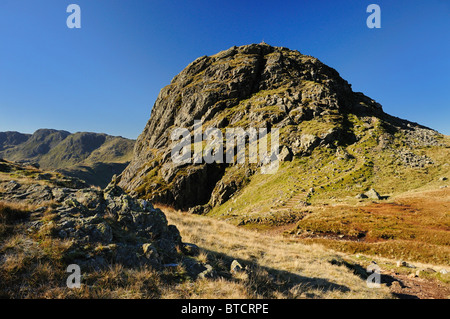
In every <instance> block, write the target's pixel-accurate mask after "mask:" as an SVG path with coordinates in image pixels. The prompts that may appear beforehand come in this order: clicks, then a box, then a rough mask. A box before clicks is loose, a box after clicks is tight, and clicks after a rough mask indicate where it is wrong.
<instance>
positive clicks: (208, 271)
mask: <svg viewBox="0 0 450 319" xmlns="http://www.w3.org/2000/svg"><path fill="white" fill-rule="evenodd" d="M203 266H204V268H205V270H203V271H202V272H201V273H199V274H198V277H199V278H202V279H204V278H213V277H214V276H215V271H214V268H213V267H212V266H211V265H210V264H204V265H203Z"/></svg>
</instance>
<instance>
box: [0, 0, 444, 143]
mask: <svg viewBox="0 0 450 319" xmlns="http://www.w3.org/2000/svg"><path fill="white" fill-rule="evenodd" d="M71 3H75V4H78V5H79V6H80V7H81V20H82V21H81V26H82V27H81V29H69V28H67V26H66V19H67V17H68V16H69V13H66V8H67V6H68V5H69V4H71ZM371 3H376V4H378V5H379V6H380V7H381V26H382V28H381V29H369V28H367V26H366V19H367V17H368V15H369V14H368V13H366V8H367V6H368V5H369V4H371ZM263 39H264V41H265V42H267V43H268V44H271V45H276V46H284V47H288V48H290V49H295V50H299V51H300V52H302V53H304V54H309V55H313V56H315V57H317V58H319V59H320V60H321V61H322V62H324V63H326V64H327V65H329V66H331V67H333V68H335V69H336V70H337V71H338V72H339V73H340V74H341V76H342V77H343V78H344V79H346V80H347V81H349V82H350V83H351V84H352V85H353V89H354V90H355V91H361V92H364V93H365V94H366V95H368V96H370V97H372V98H373V99H375V100H377V101H378V102H379V103H381V104H382V105H383V107H384V110H385V111H386V112H387V113H390V114H392V115H395V116H398V117H401V118H406V119H408V120H411V121H414V122H419V123H421V124H424V125H426V126H429V127H431V128H434V129H436V130H438V131H440V132H442V133H444V134H447V135H450V1H448V0H429V1H423V0H412V1H393V0H389V1H387V0H386V1H384V0H383V1H381V0H370V1H364V0H358V1H351V0H345V1H344V0H342V1H337V0H328V1H325V0H316V1H309V0H307V1H306V0H305V1H302V0H296V1H263V0H258V1H245V0H240V1H234V0H226V1H225V0H222V1H215V0H207V1H197V0H189V1H167V0H164V1H149V0H120V1H119V0H67V1H65V0H0V131H7V130H14V131H20V132H26V133H32V132H33V131H35V130H36V129H38V128H55V129H64V130H68V131H71V132H77V131H91V132H104V133H108V134H112V135H121V136H124V137H129V138H136V137H137V136H138V135H139V134H140V133H141V131H142V130H143V128H144V126H145V124H146V122H147V120H148V119H149V116H150V111H151V107H152V105H153V103H154V101H155V100H156V97H157V95H158V93H159V90H160V89H161V88H162V87H163V86H165V85H167V84H168V83H169V82H170V80H171V79H172V78H173V77H174V76H175V75H176V74H177V73H179V72H180V71H181V70H182V69H183V68H184V67H185V66H186V65H187V64H189V63H190V62H191V61H192V60H194V59H196V58H197V57H199V56H202V55H211V54H215V53H217V52H218V51H221V50H225V49H228V48H229V47H231V46H233V45H244V44H249V43H259V42H261V40H263Z"/></svg>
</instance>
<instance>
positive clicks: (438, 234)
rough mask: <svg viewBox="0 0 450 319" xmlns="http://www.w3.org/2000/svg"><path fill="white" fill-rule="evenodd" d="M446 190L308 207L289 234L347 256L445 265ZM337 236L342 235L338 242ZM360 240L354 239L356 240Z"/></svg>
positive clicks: (449, 232)
mask: <svg viewBox="0 0 450 319" xmlns="http://www.w3.org/2000/svg"><path fill="white" fill-rule="evenodd" d="M449 205H450V190H449V189H448V188H444V189H434V190H428V191H415V192H409V193H406V194H402V195H399V196H396V197H395V198H392V199H390V200H389V201H378V202H376V203H366V204H364V205H356V206H355V205H347V204H340V205H334V206H322V207H315V208H314V207H312V208H311V210H312V211H313V213H311V214H309V215H308V216H307V217H306V218H304V219H303V220H301V221H300V222H299V223H298V225H297V226H296V228H295V229H294V230H293V231H292V233H293V234H298V235H299V236H300V237H301V238H306V239H307V240H304V242H306V243H308V242H312V243H320V244H322V245H325V246H327V247H329V248H332V249H335V250H339V251H342V252H347V253H365V254H370V255H376V256H383V257H388V258H394V259H403V260H409V261H412V262H417V261H419V262H423V263H433V264H438V265H443V266H448V265H450V211H449ZM339 236H344V238H343V240H340V239H339ZM358 237H359V238H358Z"/></svg>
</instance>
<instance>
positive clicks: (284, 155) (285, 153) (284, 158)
mask: <svg viewBox="0 0 450 319" xmlns="http://www.w3.org/2000/svg"><path fill="white" fill-rule="evenodd" d="M278 160H279V161H280V162H290V161H292V152H291V150H290V149H289V148H288V147H287V146H283V147H282V148H281V152H280V154H278Z"/></svg>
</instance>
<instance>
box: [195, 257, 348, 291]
mask: <svg viewBox="0 0 450 319" xmlns="http://www.w3.org/2000/svg"><path fill="white" fill-rule="evenodd" d="M202 251H204V252H205V253H206V254H207V255H208V260H207V263H208V264H210V265H212V267H213V269H214V275H213V276H214V277H222V278H224V279H226V280H229V281H240V282H242V283H244V285H245V286H246V288H247V291H248V292H249V294H250V295H254V297H263V298H279V295H280V294H283V295H284V296H286V297H287V298H294V297H295V295H297V297H298V295H299V294H301V293H302V292H304V296H305V297H307V298H314V297H318V295H316V294H315V293H314V290H317V291H318V292H320V293H321V294H323V293H326V292H332V291H339V292H349V291H350V288H349V287H346V286H344V285H340V284H336V283H333V282H331V281H329V280H328V279H324V278H311V277H305V276H301V275H298V274H295V273H292V272H289V271H285V270H279V269H275V268H271V267H265V266H261V265H259V264H258V263H257V260H256V258H255V259H252V260H245V259H240V258H234V257H231V256H229V255H226V254H223V253H218V252H215V251H211V250H207V249H203V248H202ZM233 260H236V261H237V262H238V263H239V264H240V265H241V266H242V270H241V271H237V274H234V275H233V273H232V272H231V271H230V266H231V264H232V262H233ZM197 275H198V272H197V274H194V276H193V279H194V280H195V279H196V277H197ZM292 290H294V292H293V291H292ZM311 290H312V291H311Z"/></svg>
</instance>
